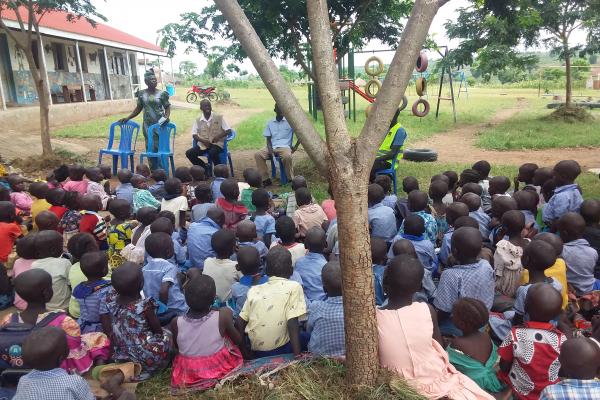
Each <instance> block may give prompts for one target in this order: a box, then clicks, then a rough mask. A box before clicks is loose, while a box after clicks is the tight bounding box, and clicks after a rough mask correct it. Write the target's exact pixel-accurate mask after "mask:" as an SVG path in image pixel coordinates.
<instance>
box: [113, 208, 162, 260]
mask: <svg viewBox="0 0 600 400" xmlns="http://www.w3.org/2000/svg"><path fill="white" fill-rule="evenodd" d="M157 214H158V213H157V212H156V209H154V208H152V207H142V208H140V209H139V210H138V212H137V213H136V219H137V221H138V222H139V223H140V224H139V225H138V226H136V227H135V228H134V229H133V231H132V232H131V243H129V244H128V245H126V246H125V247H124V248H123V250H121V256H122V257H123V258H124V259H125V260H127V261H130V262H133V263H136V264H138V265H142V264H143V263H144V255H145V254H146V238H147V237H148V235H150V225H151V224H152V223H153V222H154V220H155V219H156V216H157Z"/></svg>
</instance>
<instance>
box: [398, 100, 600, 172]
mask: <svg viewBox="0 0 600 400" xmlns="http://www.w3.org/2000/svg"><path fill="white" fill-rule="evenodd" d="M527 106H528V103H527V101H526V100H525V99H522V98H519V99H518V102H517V104H516V105H515V106H514V107H511V108H505V109H502V110H500V111H498V112H497V113H496V114H495V115H494V116H493V117H492V118H491V119H490V121H489V122H485V123H481V124H476V125H468V126H461V127H458V128H456V129H452V130H450V131H447V132H444V133H440V134H438V135H434V136H432V137H430V138H427V139H424V140H420V141H417V142H414V143H409V146H408V147H409V148H431V149H434V150H436V151H437V152H438V161H440V162H447V163H472V162H476V161H478V160H487V161H489V162H490V163H492V164H500V165H521V164H523V163H524V162H534V163H537V164H538V165H544V166H550V165H554V164H555V163H556V162H558V161H560V160H565V159H573V160H577V161H578V162H579V163H580V164H581V166H582V167H583V168H584V169H589V168H598V167H600V157H599V156H598V153H599V151H600V150H599V149H597V148H570V149H545V150H525V151H494V150H485V149H481V148H478V147H476V146H475V140H476V139H477V136H478V135H479V134H480V133H481V132H482V131H484V130H485V129H488V128H489V127H492V126H496V125H499V124H501V123H502V122H504V121H506V120H508V119H509V118H511V117H513V116H514V115H516V114H517V113H518V112H519V111H520V110H522V109H523V108H525V107H527ZM549 123H550V122H549Z"/></svg>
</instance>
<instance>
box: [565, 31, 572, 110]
mask: <svg viewBox="0 0 600 400" xmlns="http://www.w3.org/2000/svg"><path fill="white" fill-rule="evenodd" d="M563 46H564V52H565V75H566V76H565V78H566V86H567V88H566V95H565V108H566V109H569V108H571V106H572V103H573V83H572V77H571V54H570V53H569V43H568V42H567V43H563Z"/></svg>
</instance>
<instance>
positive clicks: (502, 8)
mask: <svg viewBox="0 0 600 400" xmlns="http://www.w3.org/2000/svg"><path fill="white" fill-rule="evenodd" d="M470 3H471V4H470V6H469V7H466V8H460V9H459V15H458V18H456V19H455V20H454V21H449V22H447V23H446V29H447V33H448V37H449V38H450V39H462V41H461V44H460V45H459V47H458V49H456V50H455V51H453V52H452V55H451V57H452V61H453V62H454V63H455V64H468V65H471V64H473V61H474V55H475V54H477V61H478V64H479V68H480V69H481V70H482V72H483V71H488V72H496V71H500V70H502V69H504V68H506V67H507V66H513V67H515V66H519V67H520V66H527V65H530V64H531V63H532V62H534V61H535V58H537V57H536V56H535V55H523V54H521V53H519V51H518V47H519V46H522V45H524V46H526V47H530V46H534V45H540V44H545V45H548V46H550V47H551V49H552V53H553V54H554V55H557V56H558V57H559V58H560V59H562V60H564V63H565V77H566V96H565V97H566V100H565V105H566V107H567V108H570V107H571V106H572V72H571V59H572V58H573V56H574V55H575V54H577V53H579V54H580V55H583V54H586V53H591V52H594V51H597V50H598V49H600V27H599V23H600V1H599V0H545V1H538V0H502V1H481V0H471V1H470ZM576 30H584V31H585V32H586V34H587V44H586V45H572V44H571V42H570V39H571V35H572V34H573V32H574V31H576Z"/></svg>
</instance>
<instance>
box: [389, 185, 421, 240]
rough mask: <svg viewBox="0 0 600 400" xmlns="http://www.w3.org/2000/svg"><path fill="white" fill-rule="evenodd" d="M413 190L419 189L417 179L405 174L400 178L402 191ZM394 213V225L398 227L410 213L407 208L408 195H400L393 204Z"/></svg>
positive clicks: (408, 191) (407, 192)
mask: <svg viewBox="0 0 600 400" xmlns="http://www.w3.org/2000/svg"><path fill="white" fill-rule="evenodd" d="M413 190H419V181H417V178H415V177H414V176H407V177H406V178H404V179H403V180H402V191H403V192H404V193H406V195H407V196H408V194H409V193H410V192H412V191H413ZM394 214H396V226H397V227H398V228H399V227H400V226H401V225H402V221H404V218H406V217H407V216H408V215H409V214H410V210H409V209H408V197H400V198H399V199H398V200H397V201H396V204H395V205H394Z"/></svg>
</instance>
